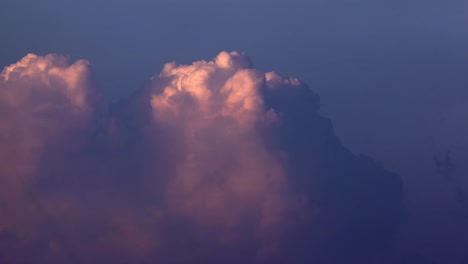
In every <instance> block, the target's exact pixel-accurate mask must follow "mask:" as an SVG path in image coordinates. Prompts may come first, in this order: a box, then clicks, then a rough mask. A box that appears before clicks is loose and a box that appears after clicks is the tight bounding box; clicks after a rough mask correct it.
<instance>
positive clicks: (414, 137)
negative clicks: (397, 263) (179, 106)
mask: <svg viewBox="0 0 468 264" xmlns="http://www.w3.org/2000/svg"><path fill="white" fill-rule="evenodd" d="M0 36H2V37H1V39H0V65H1V66H2V67H4V66H7V65H9V64H12V63H16V62H17V61H19V60H20V59H21V58H22V57H23V56H25V55H26V54H28V53H35V54H38V55H45V54H49V53H57V54H65V55H69V56H70V57H71V59H72V61H73V60H77V59H86V60H89V61H90V63H91V71H92V74H93V81H94V83H95V86H96V87H97V89H99V90H100V91H103V92H104V94H105V98H107V99H106V100H108V101H116V100H117V99H119V98H127V97H128V96H129V95H130V94H131V93H132V92H133V91H136V90H137V89H140V88H141V87H143V85H144V83H145V82H146V81H147V80H148V79H149V78H150V77H152V76H154V75H155V74H157V73H159V72H160V71H161V70H162V67H163V65H164V64H165V63H167V62H170V61H176V62H177V63H178V64H190V63H192V62H193V61H199V60H210V59H212V58H213V57H215V56H216V54H218V53H219V52H220V51H223V50H227V51H231V50H237V51H245V52H246V53H247V54H248V56H249V57H250V59H251V61H252V62H253V67H254V68H256V69H259V70H261V71H264V72H268V71H276V72H278V73H280V74H281V75H283V76H293V77H298V78H299V79H300V80H302V81H303V82H304V83H306V84H307V85H308V86H309V87H310V88H311V89H312V90H313V91H314V92H317V93H318V94H319V95H320V97H321V109H320V113H321V114H322V115H324V116H326V117H329V118H330V119H331V121H332V123H333V125H334V128H335V133H336V134H337V136H338V137H339V138H340V139H341V140H342V142H343V144H344V145H345V146H346V147H348V148H349V149H350V150H351V151H353V152H354V153H356V154H359V153H365V154H367V155H369V156H371V157H373V158H375V159H376V160H378V161H381V162H383V164H384V166H385V167H386V168H387V169H389V170H391V171H395V172H397V173H399V174H400V175H401V177H402V178H403V180H404V188H405V199H406V203H407V206H408V207H409V208H410V214H409V220H408V221H407V223H406V225H405V227H403V228H402V230H403V231H402V232H401V234H400V235H399V238H398V239H400V240H401V242H400V243H399V245H401V247H403V248H409V247H412V250H413V251H415V252H416V253H415V254H420V255H423V256H424V257H425V258H427V259H431V260H434V261H438V262H440V263H461V262H460V261H462V260H465V261H466V260H467V259H468V254H467V253H466V252H465V250H464V249H466V248H468V216H467V215H466V214H467V213H466V212H465V215H464V216H460V214H461V213H460V208H459V207H458V205H457V203H456V198H455V196H456V194H455V190H454V186H453V184H451V183H450V182H449V181H447V180H446V179H444V177H442V176H441V175H438V174H437V173H436V168H435V165H434V162H433V156H434V155H435V154H437V155H440V156H443V155H444V153H445V152H446V151H451V157H452V161H453V163H454V166H455V172H454V174H456V175H457V177H458V178H459V180H460V182H461V186H462V187H463V188H464V190H466V191H467V192H468V166H467V165H466V162H465V161H466V160H467V159H468V106H467V103H466V102H467V101H468V74H466V73H467V70H468V49H467V47H468V2H467V1H465V0H406V1H403V0H394V1H388V0H386V1H384V0H317V1H309V0H307V1H306V0H288V1H285V0H269V1H266V0H258V1H255V0H252V1H248V0H237V1H227V0H201V1H195V0H134V1H129V0H114V1H110V0H81V1H71V0H44V1H31V0H1V1H0ZM311 104H312V103H311ZM0 120H1V119H0ZM415 241H416V243H415ZM448 242H453V243H452V244H450V246H445V245H446V244H447V243H448ZM444 258H447V259H445V260H446V261H447V260H448V261H452V262H446V261H444ZM457 261H458V262H457ZM463 263H464V262H463Z"/></svg>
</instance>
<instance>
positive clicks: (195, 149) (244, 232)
mask: <svg viewBox="0 0 468 264" xmlns="http://www.w3.org/2000/svg"><path fill="white" fill-rule="evenodd" d="M0 95H1V96H0V109H1V110H0V121H1V122H0V135H1V136H0V146H2V148H0V155H1V156H2V157H3V158H4V159H3V160H2V163H0V165H1V166H0V172H1V175H0V181H2V183H5V184H4V185H2V187H1V189H2V190H3V189H4V187H3V186H8V187H5V189H6V190H8V189H9V190H14V191H11V195H10V196H6V195H4V194H2V196H0V197H1V200H2V201H4V203H3V204H2V205H1V206H0V208H2V210H3V212H4V214H3V215H8V217H3V218H2V219H1V220H0V224H1V225H2V226H1V230H0V249H3V250H0V257H2V254H3V255H4V256H3V259H4V261H6V262H10V263H28V261H30V259H28V257H26V256H23V255H21V254H19V252H31V254H29V256H31V258H34V259H36V262H38V263H63V262H64V261H65V262H66V261H69V259H75V260H76V262H77V263H102V262H112V263H129V262H130V263H153V262H163V263H187V264H188V263H309V262H311V261H315V262H317V263H344V262H347V263H374V262H375V261H377V260H382V259H385V258H389V256H390V255H391V252H390V249H391V248H390V244H391V241H392V236H393V235H394V234H395V232H396V230H398V227H399V226H400V224H401V223H402V221H403V220H404V217H405V208H404V205H403V202H402V198H403V192H402V183H401V180H400V178H399V177H398V176H397V175H395V174H393V173H390V172H388V171H386V170H384V168H383V167H382V166H381V165H380V164H379V163H377V162H375V161H373V160H372V159H370V158H368V157H364V156H355V155H353V154H352V153H351V152H349V151H348V150H347V149H346V148H345V147H344V146H343V145H342V144H341V142H340V141H339V139H338V138H337V137H336V136H335V135H334V132H333V127H332V125H331V122H330V121H329V120H328V119H326V118H324V117H322V116H321V115H320V114H319V112H318V110H319V106H320V102H319V97H318V95H317V94H315V93H314V92H313V91H312V90H310V89H309V88H308V87H307V86H305V85H304V84H303V83H301V82H300V81H299V80H297V79H295V78H284V77H282V76H280V75H279V74H277V73H275V72H268V73H263V72H261V71H258V70H255V69H252V68H251V63H250V61H249V59H248V57H247V56H246V54H244V53H240V52H221V53H220V54H219V55H218V56H217V57H216V58H214V59H213V60H211V61H198V62H194V63H193V64H191V65H177V64H176V63H168V64H166V65H165V66H164V68H163V70H162V71H161V73H160V74H159V75H156V76H154V77H152V78H151V79H150V80H149V81H148V82H147V84H146V85H145V86H144V87H143V88H142V89H140V90H138V91H137V92H136V93H135V94H134V95H133V96H132V97H130V98H128V99H126V100H123V101H122V102H120V103H117V104H115V105H112V106H110V108H109V111H108V112H107V115H103V114H102V113H98V112H96V111H95V110H94V107H93V106H94V102H95V90H94V89H93V86H92V84H91V82H90V75H89V69H88V63H87V62H85V61H77V62H75V63H73V64H69V63H68V62H67V60H66V58H65V57H62V56H58V55H47V56H45V57H40V56H35V55H28V56H26V57H25V58H23V59H22V60H21V61H20V62H18V63H17V64H14V65H11V66H9V67H6V68H5V69H4V70H3V72H2V74H1V76H0ZM96 121H97V122H96ZM12 153H14V154H13V155H12ZM5 193H6V192H5ZM10 197H16V198H15V199H10ZM28 197H29V198H31V197H33V198H36V200H37V201H36V202H31V201H30V200H28ZM38 197H39V199H37V198H38ZM33 200H34V199H33ZM5 201H7V202H6V203H5ZM5 204H7V205H5ZM17 208H23V209H22V210H18V212H20V213H16V214H12V212H14V211H15V209H17ZM25 216H28V217H27V219H28V220H27V221H17V220H18V219H26V218H25ZM25 238H27V239H25ZM38 245H44V246H43V247H42V248H41V247H39V246H38Z"/></svg>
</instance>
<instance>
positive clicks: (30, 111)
mask: <svg viewBox="0 0 468 264" xmlns="http://www.w3.org/2000/svg"><path fill="white" fill-rule="evenodd" d="M93 96H94V91H93V88H92V85H91V82H90V72H89V66H88V62H87V61H84V60H80V61H77V62H75V63H73V64H69V63H68V61H67V58H66V57H64V56H60V55H47V56H45V57H41V56H36V55H34V54H28V55H27V56H25V57H24V58H23V59H21V60H20V61H19V62H18V63H16V64H12V65H10V66H8V67H5V68H4V70H3V71H2V73H1V74H0V145H1V148H0V174H1V175H2V177H1V179H0V180H1V181H2V183H1V184H2V186H3V187H4V190H2V195H7V196H8V195H10V194H14V193H16V192H18V191H19V189H21V188H23V187H24V186H25V185H27V184H28V183H29V181H30V178H31V177H33V176H34V174H35V173H36V171H37V170H39V167H40V163H41V160H45V159H47V158H48V157H44V155H43V154H44V151H45V150H46V149H53V148H55V149H59V148H60V149H62V150H66V151H68V152H69V151H71V149H72V148H73V147H74V146H75V145H76V143H77V142H73V141H78V140H80V138H79V137H76V135H78V134H79V133H80V132H79V131H80V130H82V129H83V127H85V126H86V122H87V121H88V120H89V118H90V115H91V111H92V103H91V101H92V97H93ZM65 139H68V140H70V141H68V142H67V145H66V146H63V145H61V144H63V140H65ZM49 153H50V152H49ZM62 154H64V153H63V152H61V153H60V154H59V155H62ZM52 158H55V157H50V161H51V162H52ZM6 186H8V187H6Z"/></svg>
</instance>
